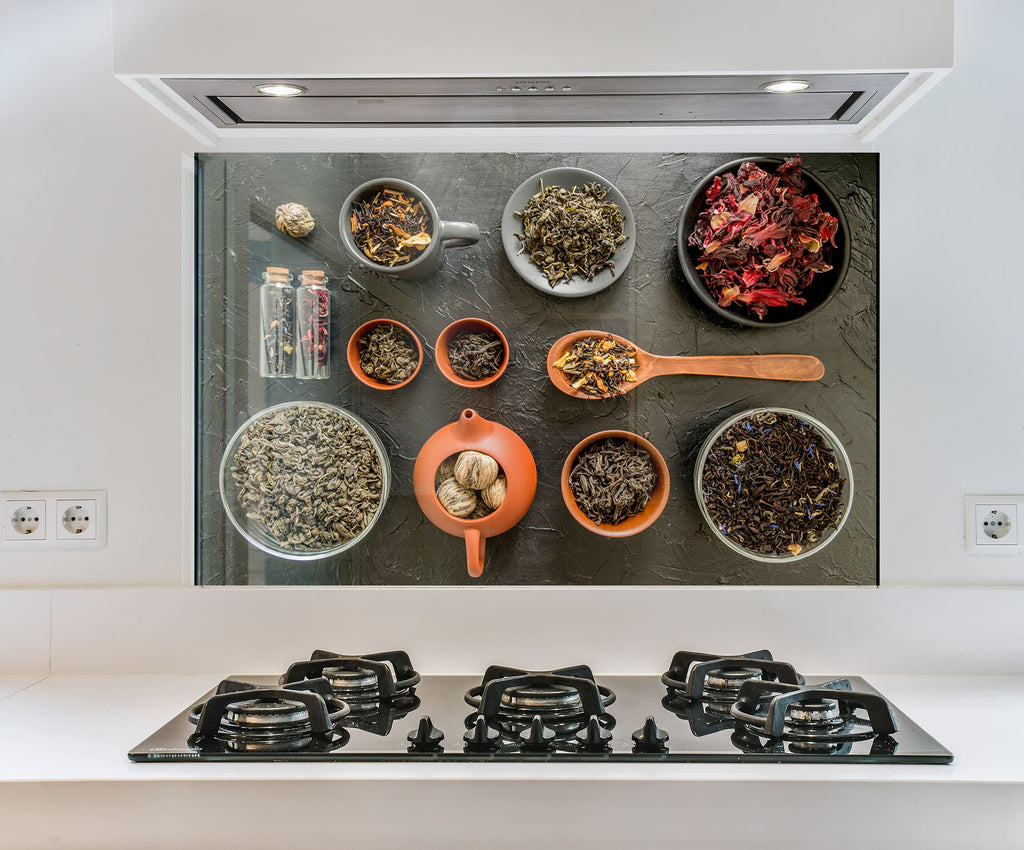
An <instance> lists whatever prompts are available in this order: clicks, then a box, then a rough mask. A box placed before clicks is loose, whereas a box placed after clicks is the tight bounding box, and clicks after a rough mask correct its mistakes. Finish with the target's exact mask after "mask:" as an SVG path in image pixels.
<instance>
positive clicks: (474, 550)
mask: <svg viewBox="0 0 1024 850" xmlns="http://www.w3.org/2000/svg"><path fill="white" fill-rule="evenodd" d="M486 543H487V538H486V537H484V536H483V535H482V534H481V533H480V529H479V528H470V529H467V530H466V569H467V570H468V571H469V574H470V575H471V576H472V577H473V578H480V576H481V574H482V573H483V571H484V545H485V544H486Z"/></svg>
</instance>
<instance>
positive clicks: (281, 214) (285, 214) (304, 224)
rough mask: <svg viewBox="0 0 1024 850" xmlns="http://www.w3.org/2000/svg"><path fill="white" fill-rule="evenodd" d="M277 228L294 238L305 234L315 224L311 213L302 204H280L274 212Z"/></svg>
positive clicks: (310, 230)
mask: <svg viewBox="0 0 1024 850" xmlns="http://www.w3.org/2000/svg"><path fill="white" fill-rule="evenodd" d="M274 223H275V224H276V225H277V229H278V230H280V231H281V232H282V233H285V234H287V235H288V236H294V237H295V238H296V239H297V238H299V237H301V236H306V235H308V234H309V233H310V232H312V230H313V228H314V227H315V226H316V222H315V221H313V215H312V214H311V213H310V211H309V210H308V209H306V207H304V206H303V205H302V204H281V206H279V207H278V208H277V210H276V211H275V213H274Z"/></svg>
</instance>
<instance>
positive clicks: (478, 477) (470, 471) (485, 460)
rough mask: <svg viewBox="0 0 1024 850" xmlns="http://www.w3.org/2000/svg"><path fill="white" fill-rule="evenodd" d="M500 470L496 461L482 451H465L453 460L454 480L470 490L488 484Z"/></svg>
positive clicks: (479, 488) (491, 482) (481, 487)
mask: <svg viewBox="0 0 1024 850" xmlns="http://www.w3.org/2000/svg"><path fill="white" fill-rule="evenodd" d="M500 471H501V469H500V467H499V466H498V461H496V460H495V459H494V458H493V457H491V456H490V455H487V454H484V453H483V452H474V451H465V452H462V453H461V454H460V455H459V457H458V460H456V461H455V480H456V481H458V482H459V483H460V484H461V485H462V486H463V487H468V488H469V489H470V490H483V489H484V487H488V486H490V485H491V484H493V483H494V480H495V479H496V478H497V477H498V473H499V472H500Z"/></svg>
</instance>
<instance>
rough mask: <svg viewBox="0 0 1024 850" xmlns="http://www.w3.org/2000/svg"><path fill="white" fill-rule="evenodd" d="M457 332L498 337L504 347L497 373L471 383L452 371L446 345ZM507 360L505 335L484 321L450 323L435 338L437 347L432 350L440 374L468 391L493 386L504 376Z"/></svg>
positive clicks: (461, 320)
mask: <svg viewBox="0 0 1024 850" xmlns="http://www.w3.org/2000/svg"><path fill="white" fill-rule="evenodd" d="M459 331H472V332H474V333H481V332H483V331H490V332H491V333H495V334H497V335H498V339H500V340H501V344H502V345H503V346H504V347H505V355H504V356H503V357H502V358H501V365H500V366H499V367H498V371H497V372H495V373H494V374H493V375H491V376H490V377H489V378H482V379H481V380H479V381H471V380H469V379H468V378H460V377H459V376H458V375H456V374H455V372H453V371H452V363H451V360H449V359H448V343H449V342H451V340H452V337H454V336H455V334H457V333H459ZM508 358H509V347H508V340H507V339H505V334H503V333H502V332H501V329H500V328H499V327H498V326H497V325H493V324H491V323H490V322H488V321H487V320H486V319H459V320H458V321H457V322H452V323H451V324H450V325H448V327H446V328H445V329H444V330H443V331H441V335H440V336H439V337H438V338H437V346H436V347H435V348H434V359H435V360H436V361H437V368H438V369H440V370H441V374H442V375H444V376H445V377H446V378H447V379H448V380H449V381H451V382H452V383H453V384H458V385H459V386H460V387H468V388H469V389H476V388H478V387H486V386H487V385H488V384H493V383H494V382H495V381H496V380H498V378H500V377H501V376H502V375H503V374H505V370H506V369H507V368H508Z"/></svg>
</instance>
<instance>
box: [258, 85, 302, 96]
mask: <svg viewBox="0 0 1024 850" xmlns="http://www.w3.org/2000/svg"><path fill="white" fill-rule="evenodd" d="M256 91H258V92H259V93H260V94H266V95H270V96H271V97H295V96H296V95H300V94H304V93H305V91H306V89H305V88H304V87H303V86H296V85H292V84H291V83H266V84H265V85H262V86H256Z"/></svg>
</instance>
